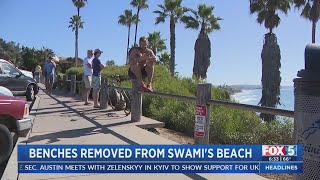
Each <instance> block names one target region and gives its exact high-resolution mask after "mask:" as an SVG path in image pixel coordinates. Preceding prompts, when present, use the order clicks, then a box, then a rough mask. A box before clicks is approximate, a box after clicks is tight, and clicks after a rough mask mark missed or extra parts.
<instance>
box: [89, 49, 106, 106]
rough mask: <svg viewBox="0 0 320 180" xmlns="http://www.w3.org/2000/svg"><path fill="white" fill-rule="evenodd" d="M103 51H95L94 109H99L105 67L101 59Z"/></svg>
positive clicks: (93, 61) (93, 78)
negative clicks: (102, 74) (102, 73)
mask: <svg viewBox="0 0 320 180" xmlns="http://www.w3.org/2000/svg"><path fill="white" fill-rule="evenodd" d="M101 53H103V51H100V49H95V50H94V59H93V60H92V70H93V73H92V88H93V94H92V96H93V107H94V108H99V107H100V105H99V102H98V100H99V92H100V87H101V71H102V69H103V68H104V65H103V64H102V63H101V61H100V59H99V57H100V56H101Z"/></svg>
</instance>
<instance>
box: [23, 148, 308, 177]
mask: <svg viewBox="0 0 320 180" xmlns="http://www.w3.org/2000/svg"><path fill="white" fill-rule="evenodd" d="M302 170H303V165H302V146H301V145H18V171H19V173H77V174H78V173H86V174H87V173H273V174H281V173H296V174H300V173H302Z"/></svg>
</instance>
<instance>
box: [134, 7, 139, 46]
mask: <svg viewBox="0 0 320 180" xmlns="http://www.w3.org/2000/svg"><path fill="white" fill-rule="evenodd" d="M139 13H140V7H138V12H137V20H136V31H135V33H134V46H137V33H138V23H139Z"/></svg>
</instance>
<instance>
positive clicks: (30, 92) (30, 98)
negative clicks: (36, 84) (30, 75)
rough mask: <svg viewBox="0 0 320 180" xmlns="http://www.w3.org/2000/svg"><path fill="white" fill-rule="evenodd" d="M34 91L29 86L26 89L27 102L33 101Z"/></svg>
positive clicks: (31, 86)
mask: <svg viewBox="0 0 320 180" xmlns="http://www.w3.org/2000/svg"><path fill="white" fill-rule="evenodd" d="M34 94H35V93H34V89H33V85H29V86H28V87H27V92H26V98H27V101H33V100H34V96H35V95H34Z"/></svg>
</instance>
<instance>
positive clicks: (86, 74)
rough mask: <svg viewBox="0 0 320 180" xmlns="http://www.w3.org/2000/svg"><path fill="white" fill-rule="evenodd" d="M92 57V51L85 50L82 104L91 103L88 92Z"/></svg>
mask: <svg viewBox="0 0 320 180" xmlns="http://www.w3.org/2000/svg"><path fill="white" fill-rule="evenodd" d="M92 59H93V51H92V50H88V51H87V57H86V58H84V60H83V82H84V85H85V89H84V93H83V94H84V105H91V103H90V102H89V94H90V90H91V86H92V73H93V70H92Z"/></svg>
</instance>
